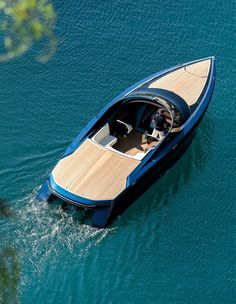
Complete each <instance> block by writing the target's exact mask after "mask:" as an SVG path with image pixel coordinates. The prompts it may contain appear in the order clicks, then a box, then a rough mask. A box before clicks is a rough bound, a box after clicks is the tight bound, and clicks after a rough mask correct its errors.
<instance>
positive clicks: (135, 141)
mask: <svg viewBox="0 0 236 304" xmlns="http://www.w3.org/2000/svg"><path fill="white" fill-rule="evenodd" d="M147 146H148V143H147V140H146V139H145V135H144V134H142V133H139V132H137V131H135V130H132V131H131V133H130V134H129V135H128V136H127V137H126V138H120V139H118V141H117V143H116V144H115V145H114V146H113V147H112V148H114V149H116V150H118V151H120V152H122V153H126V154H128V155H132V156H134V155H135V154H137V153H139V152H144V151H145V148H146V147H147Z"/></svg>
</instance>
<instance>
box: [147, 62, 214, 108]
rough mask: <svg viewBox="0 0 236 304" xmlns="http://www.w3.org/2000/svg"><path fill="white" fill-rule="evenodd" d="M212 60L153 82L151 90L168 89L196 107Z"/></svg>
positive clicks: (194, 64)
mask: <svg viewBox="0 0 236 304" xmlns="http://www.w3.org/2000/svg"><path fill="white" fill-rule="evenodd" d="M210 64H211V60H210V59H206V60H204V61H200V62H197V63H193V64H191V65H188V66H187V67H183V68H179V69H177V70H176V71H174V72H171V73H170V74H167V75H164V76H161V78H159V79H157V80H155V81H153V82H152V83H151V84H150V85H149V88H158V89H166V90H169V91H173V92H174V93H176V94H178V95H179V96H181V97H182V98H183V99H184V100H185V101H186V102H187V103H188V105H189V106H192V105H194V103H195V102H197V100H198V98H199V97H200V95H201V93H202V90H203V88H204V86H205V84H206V81H207V78H208V75H209V71H210Z"/></svg>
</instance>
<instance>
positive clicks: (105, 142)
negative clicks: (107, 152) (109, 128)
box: [99, 134, 117, 147]
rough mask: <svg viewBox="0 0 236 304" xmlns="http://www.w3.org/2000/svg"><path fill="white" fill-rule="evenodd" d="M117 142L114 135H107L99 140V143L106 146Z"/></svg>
mask: <svg viewBox="0 0 236 304" xmlns="http://www.w3.org/2000/svg"><path fill="white" fill-rule="evenodd" d="M116 142H117V138H116V137H115V136H112V135H110V134H109V135H107V136H106V137H104V138H103V139H102V140H100V141H99V144H100V145H102V146H104V147H111V146H113V145H114V144H115V143H116Z"/></svg>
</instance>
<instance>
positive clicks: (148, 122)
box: [90, 100, 173, 160]
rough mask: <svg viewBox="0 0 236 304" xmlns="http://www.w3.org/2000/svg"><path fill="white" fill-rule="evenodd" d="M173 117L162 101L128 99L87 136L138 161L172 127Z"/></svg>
mask: <svg viewBox="0 0 236 304" xmlns="http://www.w3.org/2000/svg"><path fill="white" fill-rule="evenodd" d="M172 125H173V116H172V113H171V111H170V110H169V109H168V108H167V107H166V106H165V105H164V104H162V103H159V102H158V101H156V102H148V101H145V100H131V101H129V102H127V103H125V104H123V105H122V106H121V107H120V108H119V110H118V111H117V112H116V113H115V115H114V116H113V117H111V118H110V119H108V121H107V123H106V124H105V125H103V126H102V127H101V128H100V129H99V130H98V131H97V132H96V133H95V134H94V135H93V136H92V137H91V138H90V140H92V141H93V142H95V143H96V144H99V145H100V146H102V147H103V148H105V149H109V150H112V151H113V152H116V153H119V154H123V155H124V156H126V157H130V158H134V159H137V160H142V159H143V158H144V157H145V156H146V155H147V154H148V153H149V152H150V151H151V150H152V149H154V148H155V147H157V146H158V145H160V144H161V142H162V141H163V140H164V139H165V138H166V136H167V135H168V134H169V132H170V130H171V129H172Z"/></svg>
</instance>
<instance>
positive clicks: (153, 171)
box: [38, 57, 215, 228]
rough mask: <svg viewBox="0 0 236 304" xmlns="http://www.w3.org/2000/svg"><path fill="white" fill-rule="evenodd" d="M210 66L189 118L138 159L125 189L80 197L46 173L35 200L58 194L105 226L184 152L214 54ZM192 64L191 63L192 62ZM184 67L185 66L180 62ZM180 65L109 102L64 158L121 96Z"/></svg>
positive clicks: (205, 101)
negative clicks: (100, 197)
mask: <svg viewBox="0 0 236 304" xmlns="http://www.w3.org/2000/svg"><path fill="white" fill-rule="evenodd" d="M211 60H212V65H211V71H210V75H209V77H208V82H207V85H206V88H205V90H204V92H203V94H202V96H201V100H200V101H199V103H198V107H197V108H196V109H194V112H193V114H192V115H191V117H190V118H189V119H188V121H187V123H186V124H184V125H183V128H182V129H181V130H180V131H179V132H177V133H176V135H175V136H174V137H173V138H170V139H169V140H168V141H166V142H165V143H164V144H163V145H162V146H161V147H160V148H159V149H158V151H157V152H155V151H153V152H152V153H150V154H149V155H148V157H146V158H145V162H141V165H140V166H138V167H137V168H136V169H135V170H134V171H133V172H132V173H131V174H130V176H128V178H127V182H126V188H125V190H124V191H123V192H122V193H121V194H120V195H118V196H117V197H116V198H115V199H114V200H111V201H94V200H89V199H86V198H83V197H78V196H76V195H74V194H72V193H69V192H67V191H66V190H65V189H62V188H60V186H59V185H57V184H56V182H55V181H54V179H53V177H52V175H51V174H49V176H48V178H47V179H46V181H45V182H44V183H43V185H42V187H41V189H40V191H39V193H38V199H39V200H41V201H50V200H51V199H53V197H59V198H61V199H62V200H63V201H66V202H69V203H71V204H74V205H76V206H78V207H80V208H83V209H88V210H92V211H93V218H92V222H93V225H94V226H96V227H99V228H104V227H107V226H108V225H109V224H110V223H111V222H112V220H113V219H114V218H116V217H117V215H119V214H121V213H123V212H124V211H125V210H126V209H127V208H128V207H129V206H130V205H131V204H132V203H133V202H134V201H135V200H136V199H137V198H138V197H139V196H140V195H141V194H142V193H144V192H145V191H146V190H147V189H148V188H149V187H150V186H151V185H152V184H153V183H154V182H156V181H157V180H158V179H159V178H160V177H161V176H162V175H163V174H165V172H166V171H167V170H168V169H170V168H171V167H172V166H173V164H174V163H175V162H176V161H177V160H178V159H179V158H180V157H181V156H182V155H183V154H184V153H185V151H186V150H187V148H188V147H189V146H190V144H191V142H192V139H193V137H194V133H195V132H194V131H195V130H196V128H197V126H198V124H199V123H200V121H201V119H202V117H203V115H204V113H205V112H206V110H207V107H208V105H209V102H210V99H211V96H212V93H213V88H214V82H215V64H214V57H211ZM193 63H194V62H193ZM183 66H184V65H183ZM179 67H180V66H177V67H174V68H172V69H168V70H165V71H164V72H161V73H157V74H155V75H153V76H151V77H148V78H146V79H144V80H142V81H141V82H139V83H137V84H135V85H134V86H132V87H131V88H129V89H127V90H126V91H125V92H123V93H122V94H120V95H119V96H118V97H117V98H115V99H114V100H113V101H112V102H111V103H110V104H108V105H107V106H106V107H105V108H104V109H103V110H102V111H101V112H100V113H99V114H98V115H97V116H96V117H95V118H94V119H93V120H92V121H91V122H90V123H89V124H88V125H87V126H86V127H85V128H84V130H82V132H81V133H80V134H79V135H78V136H77V138H76V139H75V140H74V141H73V142H72V144H71V145H70V146H69V147H68V148H67V150H66V152H65V153H64V155H63V157H66V156H67V155H69V154H71V153H73V151H75V150H76V149H77V148H78V146H79V145H80V144H81V143H82V142H83V140H84V139H86V138H87V137H88V136H90V134H91V133H92V132H93V130H94V129H95V128H96V126H97V124H98V122H99V121H100V120H101V119H104V120H105V119H106V115H105V116H104V114H105V113H106V112H107V111H108V110H109V109H110V108H112V107H113V106H114V105H115V104H116V103H119V101H120V100H121V99H122V97H124V96H126V95H127V94H129V92H131V91H133V90H135V88H137V87H139V88H140V84H143V83H145V82H147V81H149V80H150V79H153V78H155V77H157V76H160V75H162V74H166V73H170V72H171V71H174V70H175V69H177V68H179Z"/></svg>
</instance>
